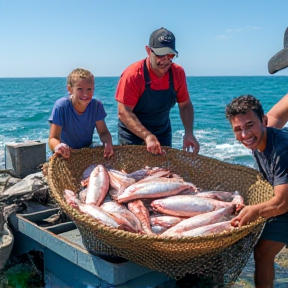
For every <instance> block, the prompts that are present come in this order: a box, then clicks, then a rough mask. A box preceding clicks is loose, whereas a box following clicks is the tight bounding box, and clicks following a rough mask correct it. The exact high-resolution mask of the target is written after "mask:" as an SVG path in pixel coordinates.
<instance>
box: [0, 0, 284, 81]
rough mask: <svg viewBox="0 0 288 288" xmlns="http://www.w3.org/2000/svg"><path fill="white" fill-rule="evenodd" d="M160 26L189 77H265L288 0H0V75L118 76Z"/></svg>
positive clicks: (281, 31)
mask: <svg viewBox="0 0 288 288" xmlns="http://www.w3.org/2000/svg"><path fill="white" fill-rule="evenodd" d="M160 27H165V28H167V29H168V30H170V31H172V32H173V33H174V35H175V37H176V49H177V50H178V52H179V56H178V58H176V59H175V62H176V63H178V64H179V65H181V66H182V67H183V68H184V69H185V72H186V75H187V76H262V75H263V76H268V75H270V74H269V73H268V69H267V64H268V61H269V59H270V58H271V57H272V56H273V55H274V54H276V53H277V52H278V51H280V50H281V49H282V48H283V38H284V32H285V29H286V27H288V0H177V1H172V0H145V1H140V0H0V77H67V75H68V74H69V73H70V72H71V71H72V70H73V69H75V68H77V67H82V68H85V69H88V70H90V71H91V72H92V73H93V74H94V75H95V76H96V77H97V76H99V77H100V76H120V75H121V73H122V72H123V71H124V69H125V68H126V67H127V66H129V65H130V64H132V63H133V62H136V61H138V60H141V59H144V58H145V57H146V56H147V54H146V51H145V46H146V45H147V44H148V41H149V37H150V34H151V33H152V32H153V31H154V30H156V29H158V28H160ZM276 75H277V76H278V75H288V68H287V69H284V70H282V71H280V72H278V73H277V74H276Z"/></svg>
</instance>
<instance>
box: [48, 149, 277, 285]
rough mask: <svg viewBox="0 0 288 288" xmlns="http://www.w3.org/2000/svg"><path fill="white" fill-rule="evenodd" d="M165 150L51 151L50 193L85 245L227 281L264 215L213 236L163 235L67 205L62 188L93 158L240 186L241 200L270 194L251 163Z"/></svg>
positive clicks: (204, 184)
mask: <svg viewBox="0 0 288 288" xmlns="http://www.w3.org/2000/svg"><path fill="white" fill-rule="evenodd" d="M165 150H166V152H167V153H166V156H155V155H152V154H151V153H148V152H147V151H146V147H144V146H114V152H115V155H114V156H113V157H112V158H111V159H104V158H103V148H102V147H97V148H83V149H79V150H73V151H72V153H71V156H70V158H69V160H64V159H63V158H61V157H56V158H53V157H52V159H51V160H50V162H49V168H48V183H49V186H50V188H51V193H52V196H53V198H54V199H55V200H56V202H58V204H59V205H60V207H61V208H62V209H63V210H64V212H65V213H66V214H67V215H68V216H69V217H70V218H71V219H72V220H73V221H74V222H75V223H76V225H77V227H78V229H79V230H80V233H81V235H82V239H83V244H84V245H85V246H86V248H87V249H88V250H89V251H92V252H94V253H96V254H102V255H103V254H104V255H114V256H119V257H123V258H126V259H128V260H130V261H133V262H135V263H138V264H140V265H143V266H146V267H149V268H150V269H152V270H157V271H160V272H164V273H166V274H167V275H168V276H169V277H172V278H175V279H178V278H181V277H183V276H184V275H186V274H187V273H189V274H190V273H192V274H198V275H204V276H205V277H210V278H211V279H212V280H211V281H212V282H213V283H214V284H218V285H222V286H219V287H226V286H227V285H228V286H229V285H231V284H233V283H234V282H235V281H236V279H237V277H238V276H239V274H240V273H241V271H242V269H243V268H244V266H245V264H246V262H247V261H248V259H249V257H250V255H251V252H252V250H253V246H254V245H255V243H256V241H257V240H258V238H259V235H260V233H261V231H262V228H263V226H264V223H265V222H264V219H259V220H257V221H255V222H253V223H251V224H250V225H247V226H245V227H242V228H237V229H235V230H233V231H232V232H223V233H221V234H217V235H212V236H200V237H182V238H177V239H176V238H173V237H167V238H166V237H165V238H164V237H159V236H148V235H139V234H136V233H130V232H126V231H122V230H118V229H114V228H110V227H107V226H105V225H103V224H101V223H100V222H98V221H97V220H94V219H93V218H92V217H89V216H86V215H83V214H81V213H80V212H78V211H77V210H76V209H74V208H72V207H71V206H69V205H67V204H66V202H65V200H64V198H63V191H64V189H71V190H73V191H75V192H76V191H79V189H80V179H81V176H82V174H83V172H84V170H85V169H86V168H87V167H88V166H89V165H91V164H93V163H97V164H100V163H101V164H103V165H104V166H106V167H110V168H114V169H118V170H121V169H123V170H125V171H126V172H127V173H131V172H133V171H136V170H139V169H142V168H144V167H145V166H150V167H155V166H158V167H164V168H167V169H169V170H170V171H172V172H175V173H177V174H179V175H180V176H181V177H183V178H184V180H186V181H189V182H192V183H194V184H195V185H196V186H197V187H199V188H201V189H204V190H219V191H230V192H234V191H239V193H240V194H241V195H242V196H243V197H244V201H245V204H256V203H260V202H263V201H266V200H268V199H270V198H271V197H272V195H273V189H272V187H271V185H270V184H269V183H267V182H266V181H263V180H261V179H260V175H259V173H258V171H256V170H255V169H252V168H249V167H245V166H241V165H234V164H229V163H225V162H222V161H219V160H216V159H212V158H209V157H205V156H201V155H198V156H193V155H192V154H191V153H189V152H185V151H181V150H177V149H173V148H166V149H165ZM228 286H227V287H228Z"/></svg>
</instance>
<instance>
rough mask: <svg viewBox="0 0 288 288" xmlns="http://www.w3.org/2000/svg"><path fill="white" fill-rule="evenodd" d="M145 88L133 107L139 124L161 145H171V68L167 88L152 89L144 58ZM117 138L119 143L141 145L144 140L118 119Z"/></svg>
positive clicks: (173, 103)
mask: <svg viewBox="0 0 288 288" xmlns="http://www.w3.org/2000/svg"><path fill="white" fill-rule="evenodd" d="M144 79H145V90H144V92H143V94H142V95H141V97H140V99H139V101H138V103H137V104H136V106H135V107H134V109H133V111H132V112H133V113H134V114H135V115H136V116H137V118H138V119H139V121H140V122H141V124H142V125H143V126H144V127H145V128H146V129H147V130H149V131H150V132H151V133H152V134H154V135H155V136H156V137H157V139H158V141H159V142H160V144H161V146H170V147H171V146H172V129H171V124H170V119H169V113H170V110H171V108H172V107H173V106H174V105H175V103H176V100H177V93H176V91H175V89H174V82H173V74H172V69H171V68H170V69H169V89H166V90H152V89H151V88H150V83H151V80H150V75H149V72H148V68H147V65H146V60H144ZM118 139H119V144H120V145H126V144H130V145H143V144H145V142H144V141H143V139H141V138H139V137H138V136H136V135H135V134H133V133H132V132H130V131H129V130H128V129H127V128H126V126H125V125H124V124H123V123H122V122H121V121H120V119H118Z"/></svg>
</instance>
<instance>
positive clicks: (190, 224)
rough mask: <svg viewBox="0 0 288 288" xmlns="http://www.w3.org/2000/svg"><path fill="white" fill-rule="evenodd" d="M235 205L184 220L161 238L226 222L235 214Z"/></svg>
mask: <svg viewBox="0 0 288 288" xmlns="http://www.w3.org/2000/svg"><path fill="white" fill-rule="evenodd" d="M235 208H236V207H235V205H230V206H228V207H226V208H221V209H219V210H215V211H212V212H207V213H203V214H199V215H196V216H194V217H191V218H188V219H185V220H183V221H181V222H180V223H178V224H176V225H175V226H173V227H171V228H170V229H168V230H166V231H165V232H164V233H163V234H161V236H175V235H178V234H180V233H183V232H185V231H188V230H192V229H195V228H198V227H203V226H205V225H209V224H214V223H218V222H220V221H223V220H225V219H226V220H227V217H229V216H231V215H232V214H233V213H234V212H235Z"/></svg>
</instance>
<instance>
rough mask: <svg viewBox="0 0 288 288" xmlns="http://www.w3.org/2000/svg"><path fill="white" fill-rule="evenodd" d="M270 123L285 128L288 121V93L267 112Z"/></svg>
mask: <svg viewBox="0 0 288 288" xmlns="http://www.w3.org/2000/svg"><path fill="white" fill-rule="evenodd" d="M267 117H268V125H267V126H270V127H275V128H283V127H284V125H285V124H286V123H287V121H288V94H286V95H285V96H284V97H283V98H282V99H280V101H278V102H277V103H276V104H275V105H274V106H273V107H272V108H271V109H270V111H269V112H268V113H267Z"/></svg>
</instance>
